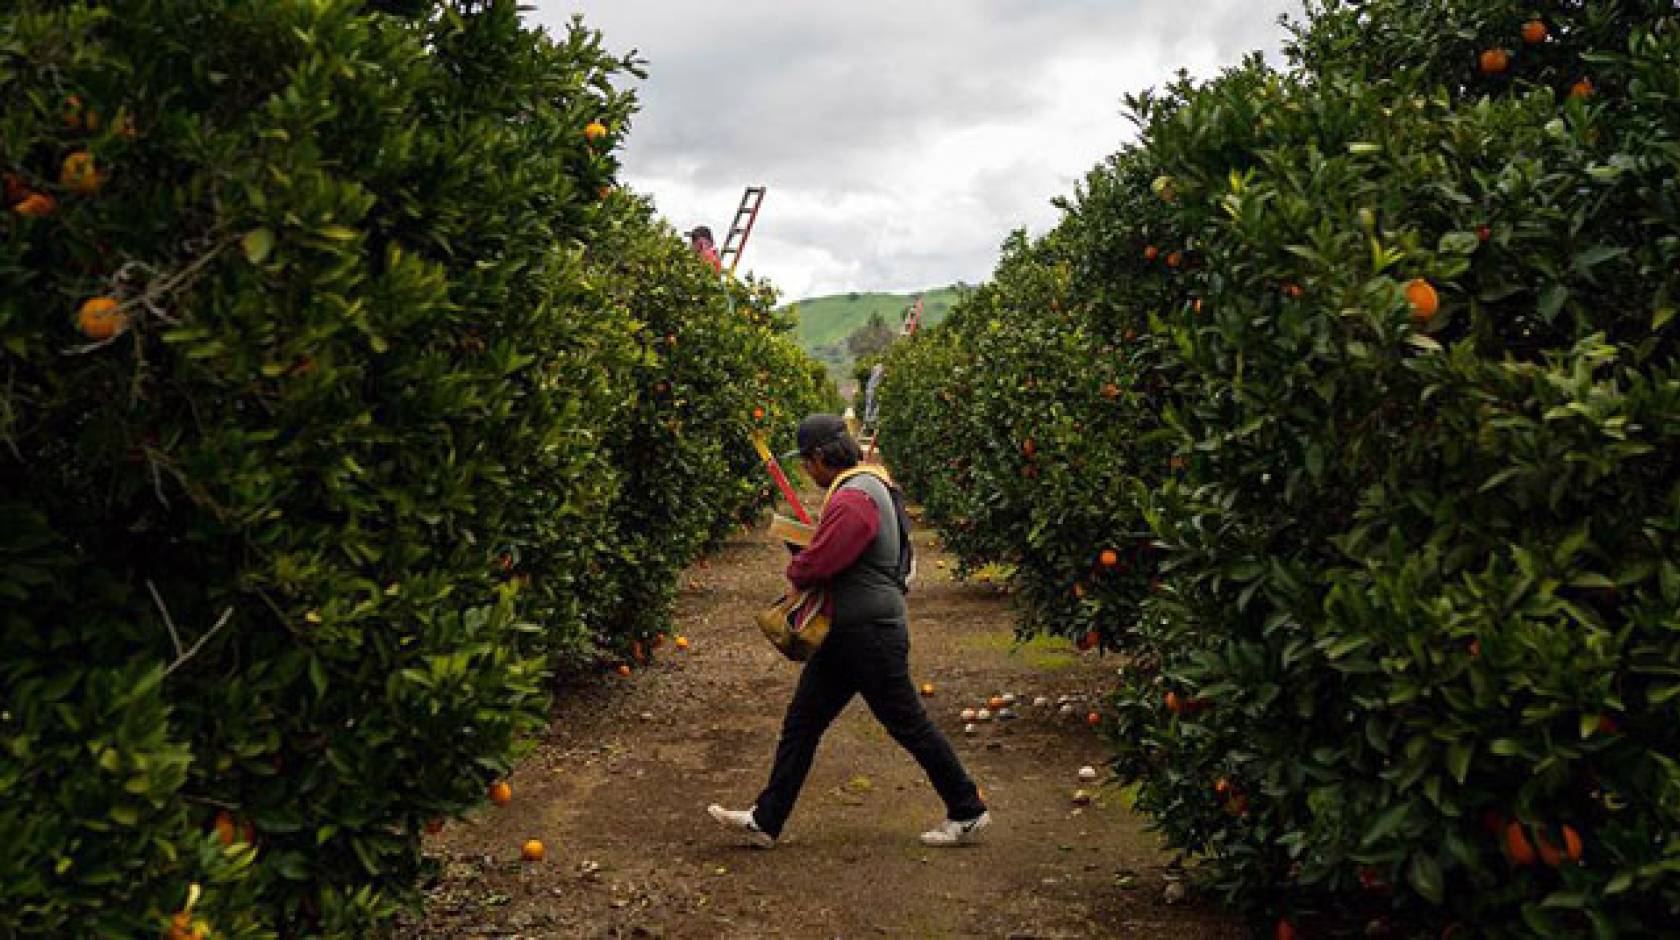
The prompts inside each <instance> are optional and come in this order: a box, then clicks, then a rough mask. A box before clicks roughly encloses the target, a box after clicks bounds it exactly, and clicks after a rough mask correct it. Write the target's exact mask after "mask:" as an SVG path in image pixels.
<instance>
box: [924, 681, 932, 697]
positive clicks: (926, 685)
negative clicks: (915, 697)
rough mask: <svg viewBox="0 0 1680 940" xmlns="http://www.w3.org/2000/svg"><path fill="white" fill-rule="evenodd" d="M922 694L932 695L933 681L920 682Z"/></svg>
mask: <svg viewBox="0 0 1680 940" xmlns="http://www.w3.org/2000/svg"><path fill="white" fill-rule="evenodd" d="M922 694H923V695H932V694H933V683H931V682H924V683H922Z"/></svg>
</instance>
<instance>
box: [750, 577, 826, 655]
mask: <svg viewBox="0 0 1680 940" xmlns="http://www.w3.org/2000/svg"><path fill="white" fill-rule="evenodd" d="M827 601H828V592H827V591H825V590H823V589H821V588H812V589H809V590H804V591H799V592H797V593H788V594H783V595H782V596H781V597H778V598H776V602H775V603H773V604H771V605H770V606H769V607H766V608H765V609H763V610H761V611H759V612H758V616H757V617H755V618H754V619H755V620H757V621H758V628H759V629H760V630H762V631H764V637H765V639H767V640H769V641H770V644H771V645H772V646H774V647H776V649H778V650H781V652H782V655H783V656H786V657H787V658H788V659H791V660H793V661H794V662H798V663H802V662H805V661H806V660H808V659H810V658H811V656H812V655H813V654H815V653H816V651H817V648H818V647H820V646H822V642H823V640H824V639H827V637H828V615H827V614H825V613H823V607H824V606H826V604H827Z"/></svg>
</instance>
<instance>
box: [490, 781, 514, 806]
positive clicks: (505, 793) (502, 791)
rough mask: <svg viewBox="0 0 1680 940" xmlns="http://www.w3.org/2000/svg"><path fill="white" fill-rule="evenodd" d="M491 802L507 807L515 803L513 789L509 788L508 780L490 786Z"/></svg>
mask: <svg viewBox="0 0 1680 940" xmlns="http://www.w3.org/2000/svg"><path fill="white" fill-rule="evenodd" d="M490 802H492V803H494V804H496V805H497V806H506V805H508V804H509V803H511V802H513V787H511V786H508V782H507V781H506V780H498V781H496V782H495V783H492V784H490Z"/></svg>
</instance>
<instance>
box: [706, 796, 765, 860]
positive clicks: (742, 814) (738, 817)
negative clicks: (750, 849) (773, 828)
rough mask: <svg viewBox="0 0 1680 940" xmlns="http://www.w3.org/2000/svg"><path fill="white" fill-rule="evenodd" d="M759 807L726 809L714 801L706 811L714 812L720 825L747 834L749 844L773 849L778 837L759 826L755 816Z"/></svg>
mask: <svg viewBox="0 0 1680 940" xmlns="http://www.w3.org/2000/svg"><path fill="white" fill-rule="evenodd" d="M757 808H758V807H756V806H755V807H753V808H752V809H724V808H723V807H721V806H719V805H717V804H716V803H713V804H712V805H710V806H708V807H706V812H708V813H711V814H712V818H713V819H715V820H717V821H718V825H721V826H723V827H724V828H725V829H732V830H734V831H736V832H739V833H741V834H742V835H744V836H746V838H747V844H748V845H751V846H754V847H756V848H760V849H773V848H775V847H776V837H775V836H773V835H771V834H770V833H768V832H765V831H764V830H763V829H760V828H758V820H756V819H754V818H753V809H757Z"/></svg>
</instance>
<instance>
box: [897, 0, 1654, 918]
mask: <svg viewBox="0 0 1680 940" xmlns="http://www.w3.org/2000/svg"><path fill="white" fill-rule="evenodd" d="M1677 26H1680V24H1677V23H1676V20H1675V9H1674V7H1673V4H1672V3H1667V2H1654V0H1653V2H1638V3H1634V2H1622V3H1604V2H1585V3H1542V4H1533V3H1523V4H1518V3H1512V2H1501V0H1496V2H1476V3H1470V2H1463V0H1425V2H1416V0H1406V2H1399V0H1395V2H1389V0H1373V2H1368V3H1362V4H1358V5H1348V4H1340V3H1329V4H1314V5H1313V6H1312V7H1311V8H1310V9H1309V18H1308V20H1307V21H1306V22H1304V23H1302V24H1298V25H1297V26H1295V41H1294V43H1293V48H1292V54H1293V57H1294V66H1295V67H1294V68H1293V69H1291V70H1289V71H1287V72H1276V71H1273V70H1271V69H1269V68H1267V67H1266V66H1264V65H1263V64H1262V63H1260V62H1258V61H1251V62H1248V63H1245V64H1244V65H1242V66H1241V67H1238V68H1235V69H1232V70H1231V71H1229V72H1228V73H1226V74H1224V75H1222V76H1220V77H1218V78H1217V79H1214V80H1212V81H1208V82H1205V83H1195V82H1190V81H1188V80H1181V81H1179V82H1177V83H1175V84H1174V85H1173V86H1171V87H1169V88H1167V89H1165V90H1164V91H1162V92H1160V93H1157V94H1149V95H1144V96H1140V97H1138V98H1135V99H1133V100H1132V107H1133V111H1134V114H1135V115H1136V119H1137V121H1138V123H1139V126H1140V130H1141V135H1140V140H1139V142H1138V144H1136V145H1135V146H1133V147H1130V148H1128V149H1127V150H1126V151H1124V152H1122V153H1121V154H1118V155H1117V156H1116V157H1115V158H1114V159H1112V160H1111V161H1109V162H1108V163H1106V164H1105V165H1103V166H1101V167H1099V168H1097V169H1096V170H1094V171H1093V172H1092V173H1091V174H1090V176H1089V178H1088V179H1087V181H1086V183H1085V185H1084V186H1082V187H1081V188H1080V191H1079V192H1078V193H1076V194H1075V195H1074V196H1073V197H1072V198H1071V199H1069V200H1068V201H1067V205H1066V209H1067V214H1066V216H1065V218H1064V221H1063V222H1062V224H1061V226H1060V227H1059V228H1058V230H1057V231H1055V232H1053V233H1052V234H1051V235H1049V236H1047V237H1046V238H1045V239H1043V240H1042V241H1041V242H1039V243H1037V244H1034V245H1030V246H1029V245H1023V244H1019V243H1016V244H1013V245H1011V246H1009V247H1008V248H1007V249H1006V253H1005V258H1004V261H1003V262H1002V264H1001V265H1000V267H999V269H998V273H997V276H996V278H995V280H994V283H993V284H992V285H990V286H988V287H987V288H985V289H983V290H982V291H981V292H980V293H979V294H978V295H977V297H976V298H975V299H974V300H973V301H972V302H970V303H969V304H968V305H966V306H965V307H964V309H963V310H960V311H958V312H957V313H956V314H954V315H953V317H952V320H951V321H950V322H949V323H948V324H947V325H946V326H944V327H941V328H940V329H938V330H934V331H930V333H929V334H927V335H926V336H925V337H924V338H923V339H922V340H920V341H918V342H915V343H911V344H907V345H904V346H903V348H900V349H897V350H895V351H894V353H893V354H892V356H891V357H889V360H888V369H889V380H888V390H889V392H890V394H889V395H888V397H887V398H886V405H885V407H886V410H887V413H886V415H885V416H884V417H883V427H884V428H885V429H886V430H885V431H884V433H883V438H882V440H883V442H884V445H885V447H886V448H887V453H888V455H889V457H890V458H892V459H893V461H894V462H895V465H896V466H897V467H898V469H899V470H900V476H901V477H903V478H904V479H905V480H906V481H907V483H909V484H910V485H911V487H912V490H913V492H914V493H915V494H916V495H918V496H920V497H921V498H923V499H924V500H926V501H927V503H928V506H929V509H930V513H932V514H934V515H935V517H936V518H937V520H938V521H939V522H940V524H941V525H942V526H944V528H945V531H946V535H947V538H948V539H950V541H951V543H952V544H953V546H954V547H956V548H958V549H959V550H961V551H963V552H964V554H965V556H966V557H967V558H968V560H969V562H970V563H971V564H972V563H975V562H977V561H982V560H1008V561H1014V562H1016V563H1017V564H1018V565H1019V566H1020V567H1019V568H1018V571H1017V576H1016V577H1017V583H1018V586H1019V588H1020V591H1021V594H1022V596H1023V599H1024V601H1025V603H1026V605H1027V608H1028V613H1029V617H1028V619H1027V621H1026V623H1027V624H1028V626H1029V627H1030V626H1034V625H1038V624H1042V625H1043V626H1045V627H1047V628H1050V629H1054V630H1057V631H1059V632H1063V633H1067V634H1069V635H1080V634H1081V633H1082V632H1083V631H1084V630H1086V629H1088V628H1089V625H1091V624H1095V626H1097V628H1098V629H1099V630H1100V631H1101V636H1102V637H1103V638H1105V639H1111V640H1113V641H1116V642H1118V643H1119V644H1120V645H1122V646H1124V647H1125V649H1126V652H1127V657H1126V660H1125V663H1126V665H1125V669H1124V670H1123V678H1122V681H1121V684H1120V687H1119V689H1118V690H1117V693H1116V696H1115V701H1114V711H1113V714H1112V716H1111V718H1112V724H1111V725H1110V729H1109V730H1110V731H1111V733H1112V735H1113V739H1114V742H1115V745H1116V747H1117V755H1116V759H1115V767H1116V770H1117V771H1118V773H1119V774H1120V776H1121V777H1122V778H1123V779H1126V780H1129V781H1134V782H1136V783H1137V784H1138V789H1137V805H1138V806H1139V808H1141V809H1142V810H1144V811H1145V812H1147V813H1149V814H1151V815H1152V816H1153V817H1154V818H1155V820H1156V822H1157V825H1158V826H1159V827H1160V829H1161V830H1162V832H1163V834H1164V835H1165V836H1166V837H1167V839H1168V841H1169V842H1170V843H1171V844H1172V845H1174V846H1176V847H1177V848H1179V849H1181V850H1183V851H1184V852H1186V853H1189V854H1193V855H1195V856H1198V857H1200V858H1202V859H1203V860H1204V861H1205V863H1206V864H1205V866H1204V873H1205V874H1206V876H1207V879H1208V881H1209V883H1210V884H1212V885H1213V886H1215V887H1216V888H1217V889H1218V890H1220V891H1221V892H1222V893H1223V894H1224V895H1225V896H1226V897H1228V898H1230V899H1231V900H1233V901H1234V902H1236V903H1238V904H1239V905H1241V906H1242V907H1243V908H1244V909H1246V910H1248V911H1249V912H1251V913H1252V914H1253V915H1254V916H1255V917H1256V919H1257V920H1260V921H1262V922H1264V923H1267V924H1271V923H1272V922H1273V919H1275V918H1281V920H1279V921H1278V931H1279V935H1280V936H1281V935H1283V934H1284V933H1286V932H1291V933H1292V932H1293V931H1294V930H1296V929H1300V930H1302V931H1304V932H1306V933H1308V934H1312V933H1317V932H1320V931H1328V930H1332V929H1337V928H1338V927H1339V926H1344V925H1349V924H1351V925H1352V926H1353V927H1354V929H1358V927H1360V926H1362V925H1364V923H1365V922H1366V921H1367V920H1368V921H1370V922H1371V925H1370V926H1371V928H1372V929H1376V930H1378V931H1379V932H1380V931H1394V930H1398V931H1401V932H1403V933H1415V932H1419V931H1435V930H1441V929H1443V928H1449V927H1450V928H1451V930H1452V933H1453V935H1454V936H1465V935H1467V934H1468V933H1469V932H1472V931H1473V932H1479V933H1484V934H1488V935H1513V934H1540V935H1556V936H1562V935H1574V934H1582V933H1593V934H1596V935H1598V936H1616V935H1642V934H1655V933H1661V932H1662V931H1664V930H1665V929H1668V925H1671V924H1673V923H1675V922H1677V918H1680V889H1677V887H1676V886H1677V885H1680V878H1677V877H1676V874H1677V873H1680V764H1677V763H1676V761H1677V759H1680V722H1677V721H1676V719H1677V718H1680V715H1677V713H1676V709H1677V708H1680V640H1677V639H1676V637H1677V636H1680V633H1677V632H1676V627H1677V626H1680V546H1677V544H1676V539H1677V537H1680V367H1677V365H1676V352H1677V340H1676V338H1675V333H1674V332H1673V331H1674V329H1675V325H1674V324H1673V323H1672V319H1673V315H1674V304H1675V300H1676V289H1677V287H1680V264H1677V262H1680V191H1677V189H1676V186H1677V185H1680V184H1677V183H1676V179H1677V178H1680V174H1677V172H1676V171H1677V170H1680V28H1677ZM1059 265H1065V268H1061V267H1058V266H1059ZM1058 272H1062V275H1063V278H1064V280H1063V281H1061V282H1058V281H1057V279H1056V277H1055V275H1056V274H1057V273H1058ZM1128 329H1130V330H1135V331H1136V333H1137V339H1136V343H1135V344H1133V345H1131V346H1128V345H1127V344H1126V343H1125V342H1124V340H1125V338H1126V334H1125V332H1124V331H1125V330H1128ZM1117 331H1119V333H1120V335H1119V336H1118V337H1117V336H1116V332H1117ZM1012 337H1023V338H1022V339H1012ZM1063 344H1068V345H1069V346H1071V347H1075V348H1069V349H1067V350H1065V351H1064V349H1063ZM1077 347H1083V348H1082V349H1080V348H1077ZM1109 347H1112V349H1111V348H1109ZM1125 350H1135V352H1132V353H1130V354H1129V355H1122V357H1121V358H1122V361H1123V362H1125V363H1126V366H1125V369H1124V370H1123V371H1120V372H1118V373H1111V372H1110V371H1109V370H1110V369H1111V368H1113V366H1112V365H1111V363H1112V362H1113V361H1114V357H1115V351H1125ZM1111 375H1113V376H1115V378H1114V379H1113V380H1114V381H1116V382H1117V383H1118V384H1119V385H1120V386H1121V395H1120V396H1119V397H1118V399H1117V409H1116V411H1115V412H1114V413H1113V414H1112V416H1111V417H1109V418H1108V419H1106V420H1104V419H1097V418H1095V417H1094V416H1093V414H1092V412H1091V403H1090V398H1091V395H1090V391H1089V387H1090V386H1091V385H1092V384H1093V383H1097V382H1103V381H1108V380H1110V376H1111ZM1035 388H1049V389H1051V390H1052V391H1048V392H1045V393H1044V394H1042V395H1038V394H1035ZM930 428H937V429H938V430H937V431H932V430H927V429H930ZM889 435H890V436H889ZM1028 436H1031V437H1032V438H1033V442H1034V447H1033V450H1034V451H1035V452H1036V455H1035V454H1034V453H1028V452H1027V451H1026V448H1025V439H1026V438H1027V437H1028ZM1029 469H1032V470H1036V472H1037V476H1036V478H1035V479H1032V480H1031V481H1030V483H1023V482H1022V474H1024V473H1026V472H1027V471H1028V470H1029ZM1092 500H1099V502H1096V503H1093V502H1092ZM1139 519H1141V520H1143V521H1144V522H1145V523H1146V528H1147V530H1148V531H1149V532H1151V533H1152V534H1153V539H1152V541H1153V543H1154V544H1155V545H1156V546H1158V547H1159V548H1160V549H1161V550H1162V555H1161V556H1160V557H1159V558H1158V559H1155V560H1156V561H1158V562H1159V566H1160V567H1159V578H1160V581H1159V590H1157V591H1154V592H1151V591H1149V590H1147V588H1146V587H1140V586H1139V585H1138V584H1136V583H1132V584H1125V585H1124V586H1123V588H1122V589H1120V590H1118V591H1115V592H1113V593H1110V594H1105V593H1104V592H1103V590H1102V589H1101V588H1100V586H1101V585H1102V584H1104V583H1105V582H1104V581H1103V580H1102V579H1101V578H1094V577H1093V567H1092V561H1093V557H1092V553H1093V552H1097V551H1100V550H1101V549H1102V548H1103V547H1111V548H1115V549H1117V550H1118V552H1119V558H1120V560H1121V561H1122V562H1123V567H1124V566H1125V565H1130V566H1131V568H1132V570H1134V571H1135V570H1136V563H1135V562H1132V561H1130V559H1129V558H1128V556H1127V554H1126V552H1125V544H1126V540H1127V539H1128V538H1129V537H1130V535H1131V533H1132V532H1133V531H1134V526H1133V521H1134V520H1139ZM970 523H973V528H974V530H973V531H972V532H971V531H970V528H969V526H970ZM1045 546H1059V549H1058V550H1057V551H1056V552H1054V553H1053V554H1047V553H1046V552H1045V548H1044V547H1045ZM1080 547H1083V549H1084V551H1083V553H1081V552H1080V551H1079V550H1078V549H1079V548H1080ZM1047 557H1048V559H1049V560H1050V561H1051V562H1052V564H1051V565H1048V566H1047V565H1045V564H1044V563H1043V562H1044V560H1045V559H1046V558H1047ZM1149 576H1150V577H1151V578H1153V577H1154V576H1155V575H1154V572H1150V573H1149ZM1069 582H1072V583H1074V584H1085V585H1087V589H1086V596H1085V597H1084V598H1083V599H1082V606H1081V607H1080V609H1079V610H1077V611H1073V612H1071V613H1070V612H1069V611H1068V609H1067V602H1066V600H1065V585H1066V584H1068V583H1069ZM1092 582H1095V583H1096V584H1098V585H1099V590H1097V591H1095V592H1092V591H1090V588H1089V585H1090V584H1091V583H1092ZM1139 604H1141V614H1139V613H1137V606H1138V605H1139ZM1093 608H1095V610H1094V614H1095V618H1094V619H1089V618H1087V619H1081V618H1080V614H1081V613H1086V612H1092V611H1093ZM1453 925H1457V926H1453Z"/></svg>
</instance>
